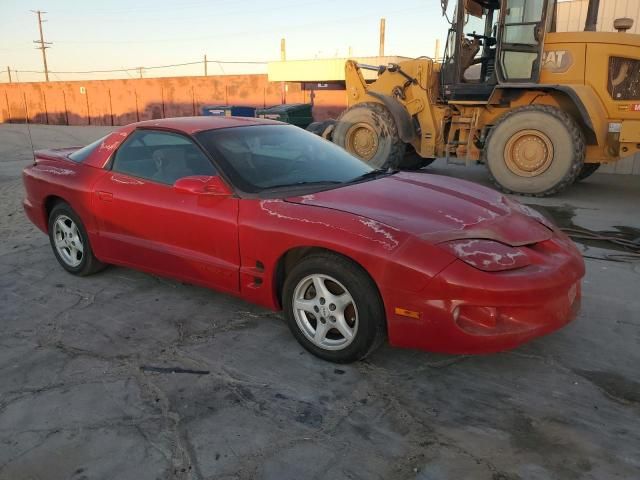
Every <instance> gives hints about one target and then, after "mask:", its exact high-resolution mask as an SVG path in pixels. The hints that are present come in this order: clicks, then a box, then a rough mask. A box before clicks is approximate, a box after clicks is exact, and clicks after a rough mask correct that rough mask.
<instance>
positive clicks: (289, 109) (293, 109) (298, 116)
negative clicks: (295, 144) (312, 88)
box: [256, 103, 313, 128]
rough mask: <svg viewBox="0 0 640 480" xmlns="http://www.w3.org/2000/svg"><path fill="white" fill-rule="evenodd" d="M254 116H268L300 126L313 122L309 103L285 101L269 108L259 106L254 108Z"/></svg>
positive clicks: (304, 126)
mask: <svg viewBox="0 0 640 480" xmlns="http://www.w3.org/2000/svg"><path fill="white" fill-rule="evenodd" d="M256 117H259V118H270V119H271V120H278V121H279V122H286V123H290V124H292V125H296V126H297V127H300V128H307V127H308V126H309V124H310V123H311V122H313V117H312V116H311V104H310V103H286V104H284V105H276V106H274V107H269V108H259V109H257V110H256Z"/></svg>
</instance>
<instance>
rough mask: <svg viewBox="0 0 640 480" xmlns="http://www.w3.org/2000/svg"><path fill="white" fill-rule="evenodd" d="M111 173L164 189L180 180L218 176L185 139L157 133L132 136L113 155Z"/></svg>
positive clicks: (167, 133) (204, 158)
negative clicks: (158, 184) (160, 186)
mask: <svg viewBox="0 0 640 480" xmlns="http://www.w3.org/2000/svg"><path fill="white" fill-rule="evenodd" d="M112 170H113V171H114V172H119V173H123V174H126V175H131V176H133V177H139V178H144V179H147V180H152V181H154V182H158V183H164V184H167V185H173V184H174V183H175V181H176V180H178V179H180V178H183V177H190V176H193V175H207V176H213V175H216V174H217V172H216V169H215V167H214V166H213V165H212V163H211V161H210V160H209V158H207V156H206V155H205V154H204V153H203V152H202V150H200V148H199V147H198V146H197V145H196V144H195V143H193V141H192V140H191V139H189V138H188V137H187V136H185V135H181V134H179V133H172V132H163V131H158V130H136V131H135V132H133V133H132V134H131V135H130V136H129V137H128V138H127V139H126V140H125V142H124V143H123V144H122V146H121V147H120V148H119V149H118V151H117V152H116V155H115V157H114V159H113V165H112Z"/></svg>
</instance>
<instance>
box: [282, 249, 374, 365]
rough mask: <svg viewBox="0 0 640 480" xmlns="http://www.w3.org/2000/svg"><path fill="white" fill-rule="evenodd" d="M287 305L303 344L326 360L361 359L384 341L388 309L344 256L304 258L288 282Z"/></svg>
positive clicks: (292, 326) (288, 317) (291, 324)
mask: <svg viewBox="0 0 640 480" xmlns="http://www.w3.org/2000/svg"><path fill="white" fill-rule="evenodd" d="M283 302H284V308H285V317H286V320H287V323H288V325H289V328H290V330H291V332H292V333H293V335H294V336H295V337H296V339H297V340H298V342H300V344H301V345H302V346H303V347H304V348H306V349H307V350H308V351H310V352H311V353H313V354H314V355H316V356H318V357H320V358H323V359H325V360H329V361H332V362H337V363H348V362H353V361H356V360H360V359H362V358H364V357H366V356H367V355H368V354H369V353H371V352H372V351H373V350H375V348H377V347H378V346H379V345H380V344H381V343H382V340H384V336H385V322H384V308H383V306H382V301H381V299H380V295H379V293H378V290H377V287H376V286H375V284H374V283H373V281H372V280H371V278H370V277H369V276H368V275H367V274H366V273H365V272H364V271H363V270H362V269H361V268H360V267H359V266H358V265H356V264H355V263H353V262H351V261H350V260H348V259H346V258H344V257H341V256H338V255H333V254H314V255H310V256H309V257H305V258H304V259H303V260H302V261H301V262H300V263H298V264H297V265H296V266H295V267H294V268H293V269H292V270H291V272H290V273H289V275H288V276H287V278H286V280H285V284H284V288H283Z"/></svg>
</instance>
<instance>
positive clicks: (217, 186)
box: [173, 175, 233, 196]
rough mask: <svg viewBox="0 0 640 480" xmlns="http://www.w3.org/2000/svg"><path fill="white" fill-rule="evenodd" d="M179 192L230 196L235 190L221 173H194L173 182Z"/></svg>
mask: <svg viewBox="0 0 640 480" xmlns="http://www.w3.org/2000/svg"><path fill="white" fill-rule="evenodd" d="M173 188H175V189H176V190H177V191H179V192H187V193H195V194H198V195H217V196H230V195H231V194H232V193H233V192H232V191H231V189H230V188H229V187H228V185H227V184H226V183H224V181H223V180H222V178H220V176H219V175H215V176H208V175H193V176H190V177H182V178H179V179H178V180H176V182H175V183H174V184H173Z"/></svg>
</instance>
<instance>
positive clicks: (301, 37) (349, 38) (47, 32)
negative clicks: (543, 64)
mask: <svg viewBox="0 0 640 480" xmlns="http://www.w3.org/2000/svg"><path fill="white" fill-rule="evenodd" d="M450 3H452V4H453V3H454V2H453V1H451V2H450ZM37 9H40V10H43V11H46V12H47V13H46V14H44V16H43V18H44V19H46V20H47V21H46V22H45V23H43V29H44V36H45V41H49V42H53V45H51V48H50V49H48V50H47V60H48V64H49V70H51V71H53V72H77V71H89V70H108V69H123V68H135V67H138V66H159V65H173V64H181V63H189V62H202V60H203V56H204V55H205V54H206V55H207V58H208V59H209V60H220V61H252V62H266V61H273V60H279V58H280V39H281V38H285V39H286V51H287V59H288V60H293V59H308V58H331V57H346V56H348V55H349V52H351V54H352V55H353V56H373V55H377V53H378V33H379V20H380V18H381V17H384V18H385V19H386V35H385V37H386V42H385V54H387V55H403V56H410V57H417V56H420V55H429V56H433V54H434V50H435V41H436V38H440V39H441V41H442V43H443V44H444V40H445V34H446V27H447V24H446V22H445V21H444V20H443V19H442V17H441V11H440V0H403V1H398V2H393V1H390V0H367V1H365V0H356V1H347V0H297V1H294V0H270V1H268V2H267V1H257V0H209V1H203V0H200V1H198V0H184V1H176V0H173V1H166V0H135V1H132V0H128V1H125V0H112V1H106V0H105V1H92V0H85V1H76V0H55V1H53V0H22V1H19V0H0V72H1V73H0V82H6V81H7V80H8V75H7V73H6V69H7V66H9V67H11V69H12V70H18V73H17V74H15V73H14V74H13V80H14V81H16V79H17V80H19V81H40V80H44V75H43V74H42V73H27V72H26V71H42V69H43V68H42V56H41V52H40V50H36V48H35V44H34V43H33V40H36V39H37V38H38V35H39V34H38V24H37V18H36V15H35V14H34V13H32V12H31V11H30V10H37ZM208 70H209V75H215V74H222V73H227V74H228V73H251V72H255V73H258V72H266V66H265V65H261V64H247V65H242V64H221V65H217V64H209V67H208ZM201 74H203V65H202V63H200V64H198V65H186V66H181V67H173V68H164V69H149V70H143V76H145V77H152V76H178V75H201ZM16 75H17V78H16ZM138 75H139V73H138V72H137V71H130V72H117V73H91V74H72V73H53V74H51V77H50V79H51V80H80V79H98V78H128V77H130V76H131V77H137V76H138Z"/></svg>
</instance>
